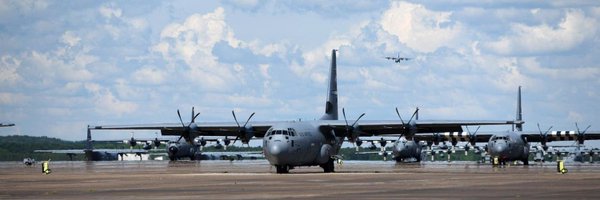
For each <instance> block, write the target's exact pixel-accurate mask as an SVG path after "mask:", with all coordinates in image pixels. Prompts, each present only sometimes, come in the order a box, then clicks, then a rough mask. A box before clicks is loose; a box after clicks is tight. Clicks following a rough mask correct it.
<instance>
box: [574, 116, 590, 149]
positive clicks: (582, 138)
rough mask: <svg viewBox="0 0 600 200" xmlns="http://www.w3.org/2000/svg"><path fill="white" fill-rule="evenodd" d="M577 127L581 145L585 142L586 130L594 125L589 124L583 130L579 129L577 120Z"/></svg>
mask: <svg viewBox="0 0 600 200" xmlns="http://www.w3.org/2000/svg"><path fill="white" fill-rule="evenodd" d="M575 127H577V142H579V144H580V145H582V144H583V142H584V141H585V132H586V131H587V130H588V129H589V128H590V127H592V125H589V126H587V127H586V128H585V129H584V130H583V131H580V130H579V125H577V122H575Z"/></svg>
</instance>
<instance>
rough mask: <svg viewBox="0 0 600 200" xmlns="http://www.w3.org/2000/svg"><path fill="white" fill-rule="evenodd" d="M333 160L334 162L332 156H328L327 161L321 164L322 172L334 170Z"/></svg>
mask: <svg viewBox="0 0 600 200" xmlns="http://www.w3.org/2000/svg"><path fill="white" fill-rule="evenodd" d="M333 162H334V160H333V158H330V159H329V161H327V162H326V163H325V164H322V165H321V167H322V168H323V172H325V173H331V172H335V170H334V165H333Z"/></svg>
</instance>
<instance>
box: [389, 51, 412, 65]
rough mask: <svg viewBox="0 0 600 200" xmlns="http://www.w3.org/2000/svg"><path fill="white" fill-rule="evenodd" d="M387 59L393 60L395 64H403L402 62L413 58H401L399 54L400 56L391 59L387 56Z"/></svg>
mask: <svg viewBox="0 0 600 200" xmlns="http://www.w3.org/2000/svg"><path fill="white" fill-rule="evenodd" d="M385 59H388V60H393V61H394V62H395V63H400V62H402V61H408V60H410V59H411V58H405V57H400V53H398V56H397V57H390V56H387V57H385Z"/></svg>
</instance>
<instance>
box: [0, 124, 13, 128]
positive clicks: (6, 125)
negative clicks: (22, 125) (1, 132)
mask: <svg viewBox="0 0 600 200" xmlns="http://www.w3.org/2000/svg"><path fill="white" fill-rule="evenodd" d="M9 126H15V124H13V123H0V127H9Z"/></svg>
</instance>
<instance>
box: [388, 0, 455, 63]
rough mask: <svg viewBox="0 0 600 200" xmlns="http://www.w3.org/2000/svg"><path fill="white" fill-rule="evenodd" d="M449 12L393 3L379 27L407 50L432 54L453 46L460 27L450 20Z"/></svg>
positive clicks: (403, 3)
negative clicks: (406, 47) (441, 48)
mask: <svg viewBox="0 0 600 200" xmlns="http://www.w3.org/2000/svg"><path fill="white" fill-rule="evenodd" d="M451 15H452V13H451V12H435V11H431V10H428V9H427V8H425V7H424V6H423V5H419V4H411V3H406V2H393V3H392V4H391V7H390V8H389V9H388V10H386V11H385V12H384V13H383V15H382V17H381V21H380V24H381V27H382V28H383V29H384V30H385V31H387V32H389V33H390V34H393V35H395V36H396V37H397V38H398V40H399V41H400V42H402V43H405V44H406V45H407V46H408V47H410V48H412V49H415V50H417V51H420V52H433V51H435V50H437V49H438V48H440V47H443V46H448V45H450V44H451V43H454V40H456V39H457V38H458V37H459V36H460V35H461V32H462V31H461V29H462V26H461V24H460V23H458V22H453V21H452V20H451V18H450V17H451Z"/></svg>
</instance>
